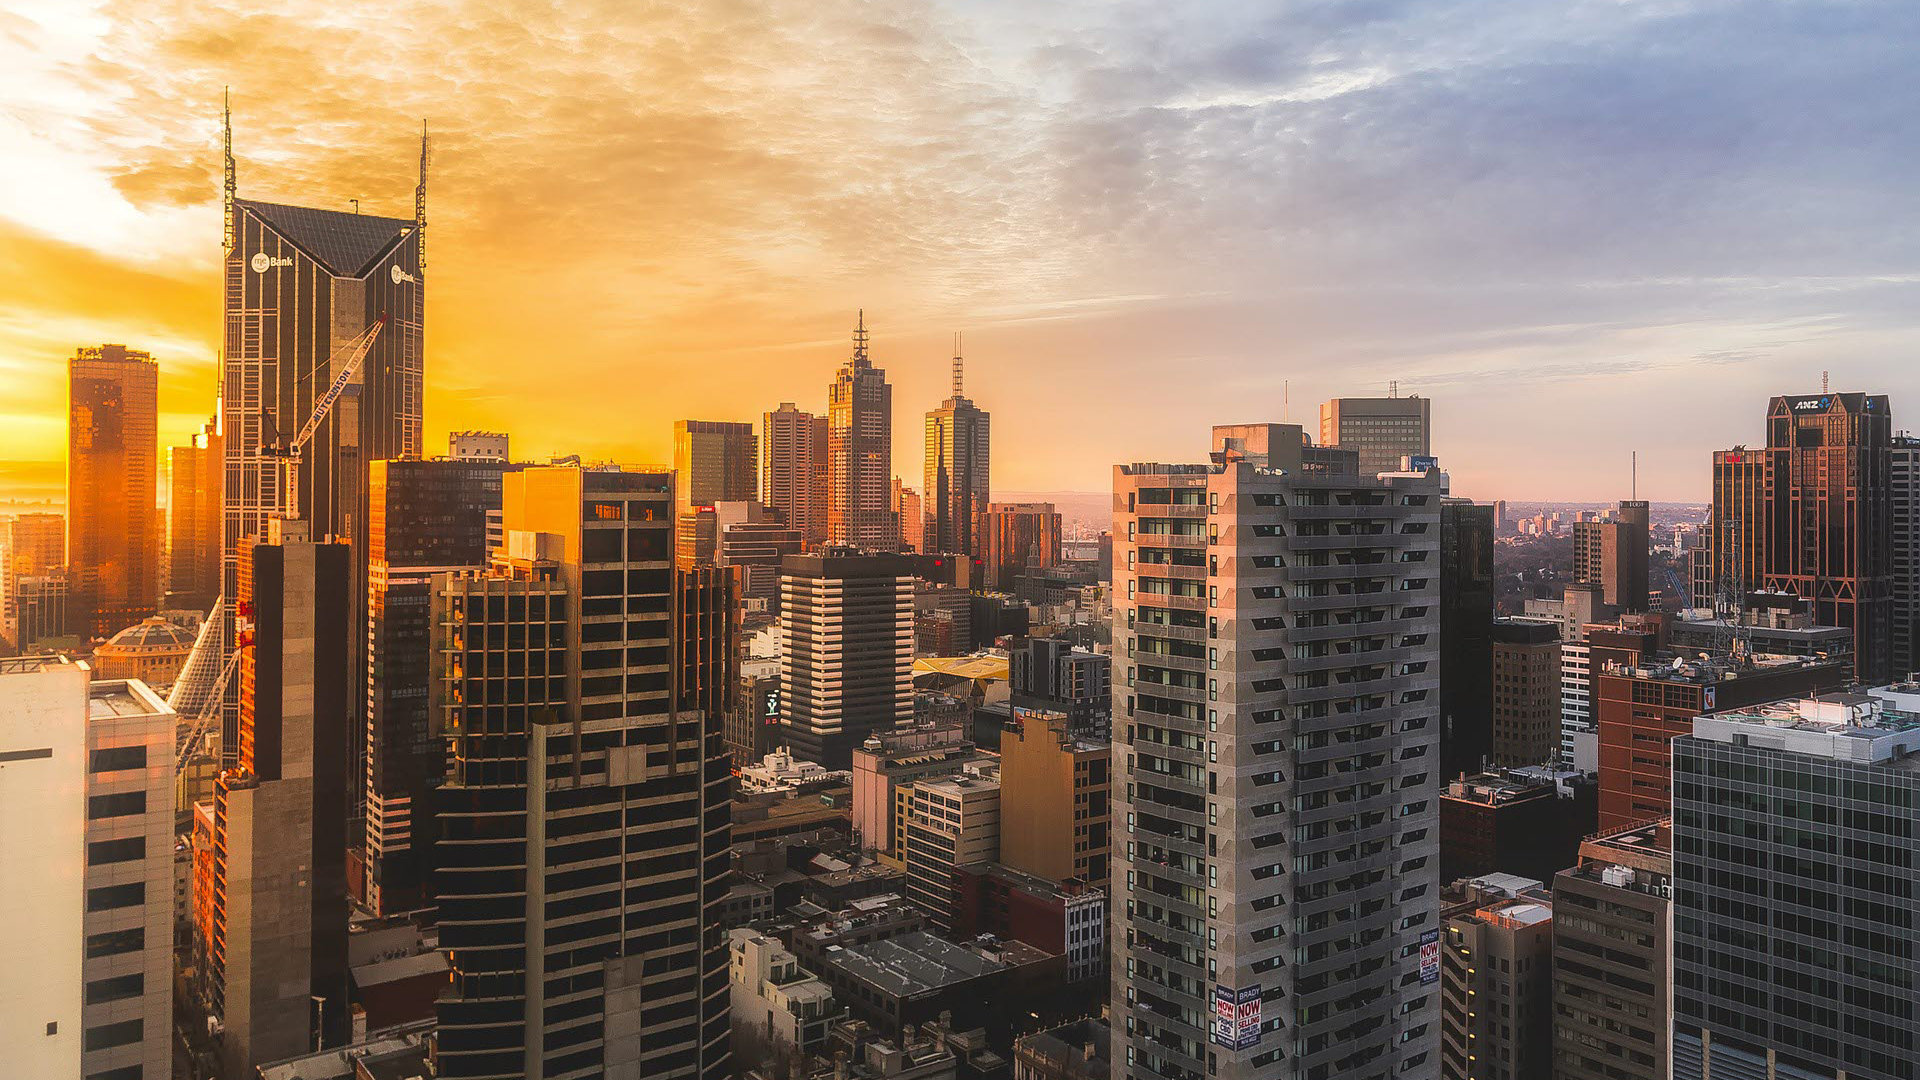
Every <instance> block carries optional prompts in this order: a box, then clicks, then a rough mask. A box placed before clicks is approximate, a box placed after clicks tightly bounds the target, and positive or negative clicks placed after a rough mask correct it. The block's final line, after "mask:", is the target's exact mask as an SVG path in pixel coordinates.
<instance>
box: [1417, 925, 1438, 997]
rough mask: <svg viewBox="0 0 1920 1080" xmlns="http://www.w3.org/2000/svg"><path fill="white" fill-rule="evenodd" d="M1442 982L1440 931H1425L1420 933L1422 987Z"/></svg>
mask: <svg viewBox="0 0 1920 1080" xmlns="http://www.w3.org/2000/svg"><path fill="white" fill-rule="evenodd" d="M1439 981H1440V931H1438V930H1423V931H1421V933H1420V985H1421V986H1429V985H1431V984H1433V983H1437V982H1439Z"/></svg>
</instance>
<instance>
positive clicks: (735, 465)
mask: <svg viewBox="0 0 1920 1080" xmlns="http://www.w3.org/2000/svg"><path fill="white" fill-rule="evenodd" d="M759 461H760V438H759V436H758V435H756V434H755V433H754V430H753V425H752V424H736V423H730V422H728V421H724V420H675V421H674V422H673V474H674V483H673V497H674V509H675V510H676V511H680V512H684V511H687V510H690V509H692V508H694V507H696V506H708V507H710V506H712V505H714V504H715V503H723V502H752V501H753V500H755V499H757V498H759V497H760V478H759V470H758V465H759Z"/></svg>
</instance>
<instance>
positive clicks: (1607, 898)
mask: <svg viewBox="0 0 1920 1080" xmlns="http://www.w3.org/2000/svg"><path fill="white" fill-rule="evenodd" d="M1672 893H1673V827H1672V823H1671V822H1668V821H1665V820H1661V821H1657V822H1653V823H1650V824H1645V825H1637V826H1632V827H1629V828H1625V829H1614V830H1610V831H1605V832H1601V833H1598V834H1596V835H1594V836H1592V837H1590V838H1588V839H1587V840H1586V841H1585V842H1584V843H1582V844H1581V845H1580V861H1579V863H1578V864H1576V865H1575V866H1573V867H1571V868H1570V869H1566V870H1562V871H1560V873H1559V874H1557V875H1555V876H1554V879H1553V912H1554V917H1553V1076H1554V1080H1619V1078H1620V1077H1621V1076H1623V1075H1626V1076H1644V1077H1652V1078H1655V1080H1663V1078H1665V1077H1668V1076H1670V1075H1671V1073H1670V1067H1671V1063H1670V1060H1669V1059H1670V1054H1669V1047H1668V1039H1667V1024H1668V1021H1669V1011H1670V1010H1669V1005H1668V999H1669V994H1670V991H1671V988H1672V976H1671V971H1670V969H1671V956H1672V948H1673V942H1672V922H1671V917H1670V907H1671V903H1672V901H1671V897H1672Z"/></svg>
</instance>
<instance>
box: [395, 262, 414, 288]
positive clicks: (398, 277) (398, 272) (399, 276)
mask: <svg viewBox="0 0 1920 1080" xmlns="http://www.w3.org/2000/svg"><path fill="white" fill-rule="evenodd" d="M387 277H389V278H391V279H393V283H394V284H395V285H398V284H400V283H401V282H403V281H416V282H417V281H419V280H420V279H419V278H417V277H414V276H413V275H412V274H409V273H407V272H406V271H405V270H402V269H400V264H399V263H394V264H393V266H392V267H390V268H389V269H388V270H387Z"/></svg>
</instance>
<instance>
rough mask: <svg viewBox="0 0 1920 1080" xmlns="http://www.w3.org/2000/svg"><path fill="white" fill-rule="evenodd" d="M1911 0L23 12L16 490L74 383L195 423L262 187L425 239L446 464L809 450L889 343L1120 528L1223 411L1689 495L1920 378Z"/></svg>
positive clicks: (36, 461)
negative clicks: (761, 419)
mask: <svg viewBox="0 0 1920 1080" xmlns="http://www.w3.org/2000/svg"><path fill="white" fill-rule="evenodd" d="M1915 40H1920V5H1916V4H1912V3H1910V2H1906V0H1890V2H1885V3H1879V2H1858V3H1844V2H1826V3H1811V2H1809V3H1795V2H1787V0H1782V2H1761V0H1753V2H1731V0H1728V2H1718V0H1637V2H1636V0H1420V2H1412V0H1324V2H1313V0H1293V2H1287V3H1279V4H1276V3H1272V2H1270V0H1261V2H1254V3H1244V4H1243V3H1233V2H1227V0H1211V2H1206V3H1200V4H1166V3H1163V2H1158V0H1152V2H1146V0H1101V2H1087V3H1074V4H1034V3H1031V2H1025V3H1015V2H1013V0H973V2H958V0H955V2H933V0H885V2H882V0H871V2H869V0H705V2H698V3H657V4H656V3H638V2H631V0H609V2H602V3H590V2H557V0H549V2H535V0H525V2H487V3H461V2H451V0H442V2H427V3H419V4H405V5H394V4H392V3H390V2H385V0H383V2H380V3H362V2H358V0H325V2H313V0H281V2H276V3H275V4H273V5H245V4H235V3H229V2H224V0H138V2H134V0H108V2H98V0H95V2H91V3H89V2H82V0H10V2H9V3H8V4H7V5H6V6H5V8H4V9H0V499H5V498H26V497H40V496H47V495H53V496H57V495H58V494H59V490H60V488H61V486H62V483H63V480H62V476H63V468H64V465H63V456H64V445H65V442H64V440H65V434H64V430H65V378H64V373H65V364H66V359H67V358H68V357H69V356H70V355H71V354H72V351H73V349H74V348H75V347H76V346H79V345H83V344H98V343H101V342H109V341H110V342H123V343H126V344H129V345H133V346H135V347H139V348H145V349H148V350H150V351H151V352H152V353H153V354H154V355H155V356H156V357H157V358H158V359H159V361H160V364H161V370H162V375H161V409H162V413H163V415H162V418H161V442H162V445H163V446H166V445H172V444H176V443H181V442H184V441H185V440H186V438H187V437H188V435H189V434H190V433H191V432H193V431H195V430H197V429H198V427H199V425H200V423H201V422H203V421H204V420H205V419H206V417H207V415H208V414H209V413H210V412H211V409H212V406H213V395H214V386H215V370H216V348H217V334H218V320H219V295H218V285H219V269H218V259H219V243H220V240H219V238H220V220H219V172H220V145H219V140H220V125H219V110H220V98H221V91H222V88H223V87H228V86H230V87H231V88H232V93H233V110H234V141H235V153H236V157H237V159H238V168H239V188H240V194H241V195H242V197H245V198H256V199H263V200H267V201H283V202H299V203H305V204H308V205H315V206H322V207H335V208H339V209H348V208H350V205H351V204H350V203H349V200H350V199H359V200H360V205H361V207H362V208H363V209H365V210H366V211H368V212H377V213H389V214H393V215H395V216H410V214H411V201H412V188H413V183H414V173H415V170H416V167H417V159H418V143H417V140H418V133H419V129H420V124H421V121H422V120H423V119H424V120H425V121H426V122H427V124H428V125H429V127H430V128H431V130H432V131H433V143H434V160H433V169H432V174H431V178H430V181H429V204H430V205H429V222H430V224H429V228H428V254H429V261H430V274H429V278H428V280H429V283H430V284H429V291H428V309H427V310H428V315H427V319H428V322H427V360H426V364H427V368H426V381H427V400H426V423H427V429H428V435H427V441H428V445H429V446H430V447H431V446H437V445H444V443H443V437H444V433H445V432H446V431H447V430H449V429H462V428H485V429H492V430H504V431H508V432H510V433H511V434H512V435H513V438H514V441H515V449H516V451H517V454H516V456H520V457H528V458H535V457H544V456H546V455H549V454H561V453H575V452H577V453H580V454H582V455H583V456H586V457H588V458H589V459H594V458H600V459H613V460H621V461H633V462H642V461H652V462H659V461H666V460H669V459H670V457H671V428H672V423H673V421H674V420H675V419H678V418H698V419H712V420H753V419H756V418H757V417H758V415H759V414H760V413H761V412H762V411H764V410H766V409H770V408H773V407H775V406H777V405H778V404H779V403H780V402H782V401H793V402H796V403H797V404H799V405H800V406H801V407H802V408H812V409H814V410H816V411H820V410H823V409H824V407H825V398H826V387H827V384H828V383H829V382H830V380H831V379H832V376H833V373H834V369H835V368H836V367H837V366H838V364H839V363H840V362H841V361H842V360H843V359H844V358H845V356H846V354H847V352H848V351H849V345H850V342H849V337H850V333H851V330H852V325H853V321H854V315H855V311H856V310H857V309H864V310H865V312H866V318H867V325H868V328H869V330H870V331H871V333H872V341H873V348H872V352H873V356H874V359H875V361H876V362H877V363H878V364H879V365H880V366H882V367H884V368H885V369H886V370H887V373H888V376H889V378H890V380H891V382H892V384H893V387H894V421H895V438H894V446H895V454H894V468H895V471H896V472H898V473H900V474H901V475H902V476H903V477H905V478H907V482H908V483H909V485H911V486H918V480H919V473H920V469H921V454H920V445H921V436H920V424H921V417H922V415H923V414H924V413H925V412H926V411H927V410H929V409H931V408H933V407H934V406H936V405H937V404H938V403H939V401H940V400H941V399H942V398H944V397H945V396H946V394H947V392H948V391H947V385H948V380H949V357H950V354H951V352H952V346H951V343H952V340H953V337H952V336H953V334H954V333H955V332H957V331H958V332H964V334H965V353H966V371H967V391H968V394H969V396H971V397H972V398H973V399H974V400H975V401H976V402H978V403H979V404H980V405H981V406H982V407H984V408H986V409H988V410H989V411H990V412H991V413H992V414H993V423H994V436H995V438H994V460H993V470H994V472H993V483H994V487H995V488H996V489H997V490H1008V491H1013V490H1027V491H1031V490H1080V491H1101V490H1105V489H1107V487H1108V486H1109V484H1110V479H1111V468H1112V465H1113V464H1114V463H1117V462H1132V461H1192V460H1198V459H1200V457H1201V456H1202V455H1203V454H1204V453H1205V451H1206V449H1207V447H1206V436H1207V428H1208V426H1209V425H1211V424H1214V423H1229V422H1248V421H1257V420H1274V421H1278V420H1291V421H1293V422H1304V423H1306V424H1308V425H1309V426H1310V427H1311V426H1312V425H1314V424H1315V422H1316V421H1315V415H1316V403H1317V402H1318V401H1319V400H1321V399H1324V398H1326V397H1331V396H1365V395H1378V394H1383V393H1385V392H1386V391H1387V388H1388V386H1389V384H1390V383H1393V382H1397V384H1398V388H1399V392H1401V393H1402V394H1411V393H1417V394H1421V395H1423V396H1427V397H1431V398H1432V399H1434V409H1433V412H1434V418H1435V427H1436V435H1435V450H1436V452H1437V453H1438V454H1439V455H1440V458H1441V461H1442V464H1443V465H1444V466H1445V467H1446V468H1447V469H1448V470H1449V471H1450V473H1451V474H1452V478H1453V487H1454V491H1455V493H1456V494H1461V495H1467V496H1470V497H1475V498H1480V499H1491V498H1502V497H1504V498H1514V499H1547V498H1553V499H1567V500H1603V499H1612V498H1621V497H1625V496H1626V495H1627V494H1628V490H1627V487H1628V482H1629V480H1628V472H1629V469H1628V461H1629V454H1630V452H1631V451H1634V450H1638V452H1639V461H1640V468H1639V494H1640V495H1641V497H1643V498H1653V499H1657V500H1674V501H1692V500H1697V499H1699V498H1701V497H1703V495H1704V494H1705V491H1706V487H1707V466H1708V457H1707V455H1708V453H1709V452H1710V451H1711V450H1712V449H1714V448H1716V447H1725V446H1730V445H1734V444H1738V443H1744V442H1748V441H1755V440H1758V439H1759V438H1760V437H1761V434H1762V431H1761V420H1762V417H1763V415H1764V408H1765V405H1766V400H1767V398H1768V397H1769V396H1770V395H1772V394H1775V393H1804V392H1807V391H1809V390H1813V389H1817V388H1818V386H1819V385H1820V379H1821V377H1822V372H1823V371H1826V372H1830V373H1831V380H1832V385H1833V388H1834V389H1836V390H1868V391H1874V392H1884V393H1889V394H1892V395H1893V407H1894V410H1895V420H1896V424H1898V423H1899V421H1900V420H1901V418H1902V416H1903V414H1904V409H1903V405H1904V404H1905V403H1907V402H1915V404H1914V405H1913V407H1915V408H1920V400H1916V397H1915V396H1911V395H1909V391H1911V390H1913V389H1914V384H1915V374H1914V373H1915V371H1916V370H1917V369H1916V365H1915V363H1914V354H1915V351H1916V350H1915V346H1916V344H1920V303H1916V300H1920V295H1917V288H1916V286H1917V284H1920V235H1917V233H1916V225H1915V221H1916V218H1915V211H1914V196H1913V182H1914V177H1915V175H1916V173H1917V172H1920V169H1917V168H1916V166H1920V108H1916V107H1915V106H1916V105H1917V104H1920V52H1916V51H1915V50H1914V49H1913V48H1912V47H1911V45H1912V42H1914V41H1915Z"/></svg>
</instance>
